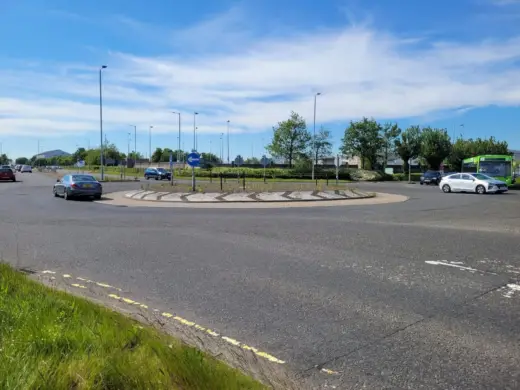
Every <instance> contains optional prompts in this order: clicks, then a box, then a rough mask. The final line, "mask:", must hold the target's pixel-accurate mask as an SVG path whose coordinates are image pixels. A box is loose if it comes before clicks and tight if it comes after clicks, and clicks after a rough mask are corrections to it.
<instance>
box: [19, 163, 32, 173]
mask: <svg viewBox="0 0 520 390" xmlns="http://www.w3.org/2000/svg"><path fill="white" fill-rule="evenodd" d="M20 172H21V173H26V172H28V173H32V167H31V166H30V165H23V166H22V168H21V169H20Z"/></svg>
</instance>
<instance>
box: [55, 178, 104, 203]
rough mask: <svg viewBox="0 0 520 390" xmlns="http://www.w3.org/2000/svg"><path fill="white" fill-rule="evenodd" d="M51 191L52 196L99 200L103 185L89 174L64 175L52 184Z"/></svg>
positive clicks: (66, 198) (67, 198)
mask: <svg viewBox="0 0 520 390" xmlns="http://www.w3.org/2000/svg"><path fill="white" fill-rule="evenodd" d="M52 192H53V194H54V196H62V197H63V199H65V200H69V199H72V198H91V199H96V200H99V199H101V195H102V194H103V187H102V186H101V183H100V182H98V181H97V180H96V178H95V177H94V176H91V175H80V174H78V175H65V176H63V177H62V178H61V179H58V181H57V182H56V184H54V187H53V189H52Z"/></svg>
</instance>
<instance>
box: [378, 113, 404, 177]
mask: <svg viewBox="0 0 520 390" xmlns="http://www.w3.org/2000/svg"><path fill="white" fill-rule="evenodd" d="M400 134H401V129H400V128H399V126H398V125H397V123H388V122H387V123H385V124H384V125H383V128H382V130H381V136H382V138H383V167H386V165H387V164H388V155H389V154H390V153H392V154H393V153H395V141H396V140H397V137H399V135H400Z"/></svg>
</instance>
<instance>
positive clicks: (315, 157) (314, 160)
mask: <svg viewBox="0 0 520 390" xmlns="http://www.w3.org/2000/svg"><path fill="white" fill-rule="evenodd" d="M320 95H321V92H317V93H316V94H315V95H314V124H313V134H314V139H313V142H312V146H313V151H312V180H314V165H315V164H317V163H318V156H317V150H316V98H317V97H318V96H320Z"/></svg>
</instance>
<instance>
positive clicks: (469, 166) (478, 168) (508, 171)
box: [462, 154, 515, 186]
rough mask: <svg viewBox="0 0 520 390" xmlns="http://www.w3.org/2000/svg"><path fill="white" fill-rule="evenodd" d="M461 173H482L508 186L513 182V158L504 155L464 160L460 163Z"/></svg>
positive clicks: (487, 155) (490, 155)
mask: <svg viewBox="0 0 520 390" xmlns="http://www.w3.org/2000/svg"><path fill="white" fill-rule="evenodd" d="M462 172H468V173H483V174H484V175H488V176H491V177H493V178H495V179H497V180H502V181H504V182H506V183H507V185H508V186H510V185H511V184H513V183H514V182H515V178H514V175H513V156H509V155H505V154H484V155H482V156H475V157H471V158H466V159H465V160H463V161H462Z"/></svg>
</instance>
